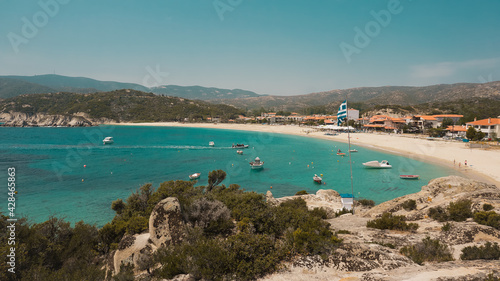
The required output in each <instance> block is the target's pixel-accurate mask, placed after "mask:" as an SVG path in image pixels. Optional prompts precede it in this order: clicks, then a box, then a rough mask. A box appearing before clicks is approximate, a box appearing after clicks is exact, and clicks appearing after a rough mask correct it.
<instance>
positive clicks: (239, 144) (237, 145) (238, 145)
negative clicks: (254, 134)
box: [232, 143, 248, 148]
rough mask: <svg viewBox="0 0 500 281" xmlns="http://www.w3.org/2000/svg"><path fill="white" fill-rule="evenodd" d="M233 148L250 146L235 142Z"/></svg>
mask: <svg viewBox="0 0 500 281" xmlns="http://www.w3.org/2000/svg"><path fill="white" fill-rule="evenodd" d="M232 147H233V148H248V144H242V143H237V144H233V146H232Z"/></svg>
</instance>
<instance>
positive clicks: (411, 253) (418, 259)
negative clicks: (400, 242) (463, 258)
mask: <svg viewBox="0 0 500 281" xmlns="http://www.w3.org/2000/svg"><path fill="white" fill-rule="evenodd" d="M399 252H400V253H401V254H403V255H405V256H407V257H409V258H410V259H411V260H413V261H414V262H415V263H417V264H420V265H421V264H423V263H424V262H426V261H432V262H445V261H452V260H453V256H452V253H451V250H450V248H449V247H448V246H447V245H446V244H441V243H440V242H439V240H437V239H431V238H430V237H427V238H425V239H422V242H419V243H417V244H415V245H411V246H405V247H403V248H401V250H400V251H399Z"/></svg>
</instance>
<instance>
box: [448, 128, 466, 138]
mask: <svg viewBox="0 0 500 281" xmlns="http://www.w3.org/2000/svg"><path fill="white" fill-rule="evenodd" d="M446 131H448V132H447V133H446V136H448V137H461V138H465V134H466V132H467V127H466V126H461V125H454V126H448V128H446Z"/></svg>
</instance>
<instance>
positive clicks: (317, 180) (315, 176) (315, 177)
mask: <svg viewBox="0 0 500 281" xmlns="http://www.w3.org/2000/svg"><path fill="white" fill-rule="evenodd" d="M322 180H323V179H322V178H321V177H320V176H318V175H316V174H314V177H313V181H314V182H316V183H321V181H322Z"/></svg>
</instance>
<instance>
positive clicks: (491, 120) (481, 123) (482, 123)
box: [467, 118, 500, 126]
mask: <svg viewBox="0 0 500 281" xmlns="http://www.w3.org/2000/svg"><path fill="white" fill-rule="evenodd" d="M467 125H479V126H491V125H500V118H488V119H482V120H477V121H474V122H467Z"/></svg>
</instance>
